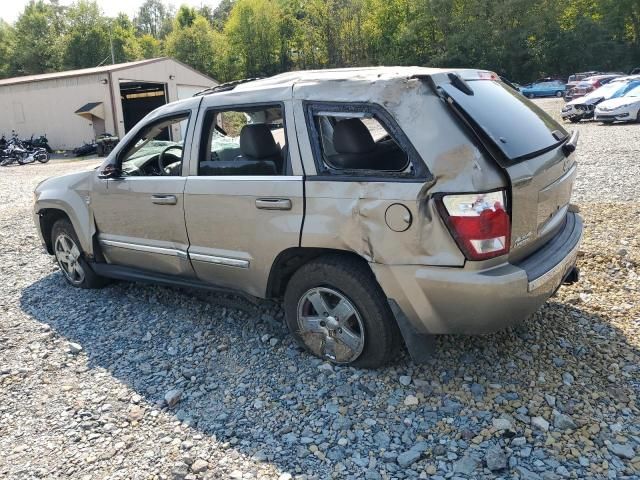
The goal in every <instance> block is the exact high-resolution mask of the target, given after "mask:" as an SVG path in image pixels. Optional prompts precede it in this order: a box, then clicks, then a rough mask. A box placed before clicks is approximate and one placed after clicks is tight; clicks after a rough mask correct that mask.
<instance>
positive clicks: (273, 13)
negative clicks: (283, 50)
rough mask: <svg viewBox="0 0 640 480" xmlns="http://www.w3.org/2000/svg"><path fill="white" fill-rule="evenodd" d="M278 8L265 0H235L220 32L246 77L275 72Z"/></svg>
mask: <svg viewBox="0 0 640 480" xmlns="http://www.w3.org/2000/svg"><path fill="white" fill-rule="evenodd" d="M279 22H280V10H279V8H278V5H277V4H276V3H274V2H271V1H269V0H238V1H237V2H236V4H235V5H234V7H233V9H232V10H231V14H230V15H229V20H228V21H227V24H226V25H225V28H224V33H225V36H226V39H227V41H228V42H229V45H230V47H231V51H232V52H233V54H234V55H235V56H236V57H237V59H238V60H239V61H240V64H241V66H242V74H243V75H244V76H246V77H263V76H268V75H272V74H274V73H277V71H278V58H279V49H280V39H279V36H278V34H279Z"/></svg>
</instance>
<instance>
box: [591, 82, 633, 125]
mask: <svg viewBox="0 0 640 480" xmlns="http://www.w3.org/2000/svg"><path fill="white" fill-rule="evenodd" d="M595 119H596V120H597V121H598V122H603V123H613V122H640V86H637V87H635V88H633V89H632V90H629V91H628V92H627V93H626V94H625V95H624V96H623V97H619V98H612V99H611V100H606V101H604V102H602V103H600V104H598V106H597V107H596V112H595Z"/></svg>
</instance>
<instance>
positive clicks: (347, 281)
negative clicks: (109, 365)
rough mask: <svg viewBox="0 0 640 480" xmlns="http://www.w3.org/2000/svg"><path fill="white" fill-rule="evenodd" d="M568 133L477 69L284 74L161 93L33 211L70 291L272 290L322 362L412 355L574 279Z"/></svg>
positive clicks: (522, 308) (514, 319) (370, 362)
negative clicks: (100, 156) (110, 146)
mask: <svg viewBox="0 0 640 480" xmlns="http://www.w3.org/2000/svg"><path fill="white" fill-rule="evenodd" d="M577 140H578V137H577V133H573V134H572V135H570V134H569V133H567V132H566V131H565V130H564V129H563V127H562V126H561V125H559V124H558V123H557V122H556V121H554V120H553V119H552V118H551V117H549V116H548V115H546V114H545V113H544V112H542V111H541V110H540V109H538V108H537V107H535V106H534V105H532V104H531V103H530V102H529V101H528V100H527V99H526V98H524V97H522V96H521V95H519V94H517V93H515V92H514V91H513V90H512V89H511V87H509V86H507V85H505V84H504V83H502V82H500V81H499V80H498V78H497V76H496V75H495V74H493V73H491V72H486V71H481V70H442V69H429V68H416V67H397V68H392V67H387V68H367V69H342V70H325V71H311V72H292V73H287V74H282V75H278V76H275V77H272V78H268V79H264V80H255V81H251V82H248V83H235V84H231V85H221V86H217V87H214V88H212V89H209V90H207V91H204V92H201V94H200V95H199V96H196V97H194V98H191V99H186V100H181V101H178V102H175V103H171V104H167V105H164V106H162V107H160V108H158V109H157V110H155V111H153V112H152V113H150V114H149V115H147V117H145V118H144V119H143V120H142V121H141V122H140V123H139V124H138V125H136V126H135V127H134V128H133V129H132V130H131V131H130V132H129V133H128V134H127V135H126V136H125V137H124V138H123V139H122V141H121V142H120V143H119V144H118V145H117V146H116V147H115V149H114V150H113V152H112V153H111V154H110V155H109V156H108V157H107V159H105V161H104V163H103V164H102V165H101V166H100V167H99V168H97V169H96V170H94V171H89V172H81V173H74V174H71V175H66V176H62V177H57V178H51V179H48V180H45V181H44V182H43V183H41V184H39V185H38V186H37V188H36V190H35V205H34V210H35V223H36V226H37V230H38V232H39V235H40V237H41V239H42V242H43V244H44V245H45V248H46V249H47V251H48V252H49V253H50V254H51V255H54V256H55V259H56V260H57V262H58V265H59V267H60V269H61V270H62V273H63V274H64V276H65V278H66V280H67V281H68V282H69V283H70V284H71V285H73V286H76V287H81V288H94V287H99V286H102V285H104V282H105V279H106V278H115V279H124V280H134V281H146V282H155V283H162V284H168V285H179V286H181V287H200V288H211V289H223V290H225V291H227V290H229V289H230V290H233V291H240V292H243V293H244V294H247V295H252V296H255V297H262V298H274V299H279V300H282V301H283V304H284V311H285V318H286V323H287V324H288V327H289V329H290V331H291V334H292V336H293V337H294V338H295V339H296V341H297V342H298V343H299V344H300V345H301V346H302V347H304V348H306V349H307V350H308V351H310V352H312V353H313V354H315V355H317V356H319V357H321V358H323V359H326V360H328V361H331V362H335V363H339V364H349V365H354V366H358V367H377V366H379V365H382V364H384V363H385V362H388V361H390V360H391V359H393V358H394V356H395V355H396V354H397V353H398V351H399V349H400V348H401V341H402V340H404V342H405V344H406V346H407V347H408V350H409V352H410V353H411V354H412V355H413V356H414V358H415V359H416V360H417V361H420V359H424V358H425V355H426V353H427V352H429V348H430V347H429V344H430V343H431V342H429V341H428V340H429V339H430V338H431V337H430V336H431V335H435V334H450V333H459V334H479V333H485V332H492V331H495V330H498V329H501V328H504V327H507V326H510V325H513V324H516V323H519V322H521V321H523V320H524V319H525V318H526V317H527V316H529V315H530V314H531V313H533V312H534V311H536V310H537V309H538V308H540V306H541V305H542V304H543V303H544V302H545V301H546V299H547V298H549V297H550V296H551V295H552V294H553V293H554V292H555V291H556V289H557V288H558V287H559V286H560V285H561V284H562V283H563V282H567V281H575V280H577V274H576V270H575V268H574V265H575V261H576V256H577V253H578V248H579V246H580V239H581V235H582V221H581V219H580V216H579V215H578V214H577V213H575V210H574V209H573V208H572V207H571V206H570V203H569V202H570V197H571V191H572V187H573V184H574V180H575V177H576V171H577V164H576V161H575V155H574V154H573V151H574V150H575V148H576V144H577Z"/></svg>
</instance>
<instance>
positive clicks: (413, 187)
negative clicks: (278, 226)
mask: <svg viewBox="0 0 640 480" xmlns="http://www.w3.org/2000/svg"><path fill="white" fill-rule="evenodd" d="M308 102H332V103H336V102H343V103H345V104H348V103H354V102H364V103H371V104H376V105H379V106H381V107H382V108H384V109H385V110H386V111H387V112H388V113H389V114H390V115H391V116H392V117H393V119H394V120H395V122H397V124H398V126H399V127H400V128H401V129H402V130H403V132H404V133H405V135H406V136H407V138H408V140H409V142H410V143H411V145H412V146H413V147H414V148H415V150H416V151H417V152H418V153H419V155H420V157H421V159H422V161H423V162H424V164H425V165H426V166H427V168H428V170H429V172H430V175H429V177H428V178H416V179H415V181H413V180H411V181H408V180H406V179H403V180H398V179H394V178H392V177H387V178H385V177H384V176H380V177H377V178H371V179H370V180H366V179H365V181H362V179H358V180H354V181H348V180H347V181H345V180H344V178H341V179H340V180H333V179H327V177H326V176H322V177H316V173H317V170H316V165H315V162H314V157H313V151H312V148H311V144H310V135H309V134H310V132H309V127H308V124H307V119H306V117H305V107H304V105H305V104H306V103H308ZM294 103H295V116H296V129H297V134H298V141H299V147H300V153H301V157H302V159H303V162H304V168H305V173H306V175H307V177H306V182H305V197H306V208H305V221H304V226H303V231H302V236H301V246H303V247H324V248H334V249H342V250H348V251H352V252H355V253H357V254H359V255H361V256H362V257H364V258H365V259H366V260H368V261H369V262H372V263H381V264H387V265H433V266H449V267H462V266H464V264H465V258H464V256H463V254H462V253H461V251H460V249H459V248H458V246H457V245H456V243H455V241H454V240H453V238H452V237H451V235H450V233H449V232H448V230H447V228H446V226H445V225H444V222H443V220H442V219H441V217H440V215H439V213H438V212H437V209H436V206H435V202H434V199H433V195H434V194H435V193H439V192H448V193H455V192H476V191H486V190H492V189H495V188H500V187H504V186H505V185H506V184H507V181H506V179H505V178H504V176H503V174H502V172H501V170H500V169H499V167H498V166H497V165H495V164H494V163H493V161H492V160H490V159H488V158H487V157H486V156H485V154H484V153H483V152H482V151H481V150H480V148H479V147H478V146H477V145H476V144H475V143H474V141H473V140H472V139H471V137H469V136H468V135H467V134H466V133H465V132H464V131H463V130H462V129H461V128H460V126H459V125H458V124H457V123H456V120H455V119H454V118H453V116H452V114H451V113H450V112H449V110H448V109H447V107H446V105H444V103H443V102H442V100H441V99H440V98H439V97H437V96H436V95H435V94H434V93H433V91H432V90H431V89H430V87H429V86H428V85H427V84H426V83H425V82H424V81H422V80H420V79H412V78H409V77H407V78H398V77H395V78H385V77H384V75H382V76H381V77H380V78H379V80H377V81H374V82H371V81H370V79H366V80H365V79H359V78H358V77H357V76H356V77H354V78H353V79H350V80H340V81H336V82H326V81H325V82H322V83H313V82H309V83H299V84H296V86H295V87H294ZM395 203H400V204H402V205H404V206H406V207H407V208H408V210H409V211H410V213H411V217H412V218H411V220H412V221H411V225H410V227H409V228H408V229H407V230H406V231H404V232H395V231H393V230H391V229H390V228H389V227H388V226H387V223H386V221H385V212H386V211H387V209H388V208H389V206H390V205H393V204H395Z"/></svg>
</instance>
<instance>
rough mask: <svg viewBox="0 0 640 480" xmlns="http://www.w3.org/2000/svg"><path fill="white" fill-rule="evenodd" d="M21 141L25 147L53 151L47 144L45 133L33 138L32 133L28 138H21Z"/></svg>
mask: <svg viewBox="0 0 640 480" xmlns="http://www.w3.org/2000/svg"><path fill="white" fill-rule="evenodd" d="M22 143H23V144H24V145H25V146H26V147H27V148H34V149H35V148H44V149H45V150H46V151H47V153H53V149H52V148H51V147H50V146H49V140H48V139H47V136H46V135H40V136H39V137H38V138H35V139H34V138H33V135H31V138H30V139H28V140H27V139H24V140H22Z"/></svg>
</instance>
